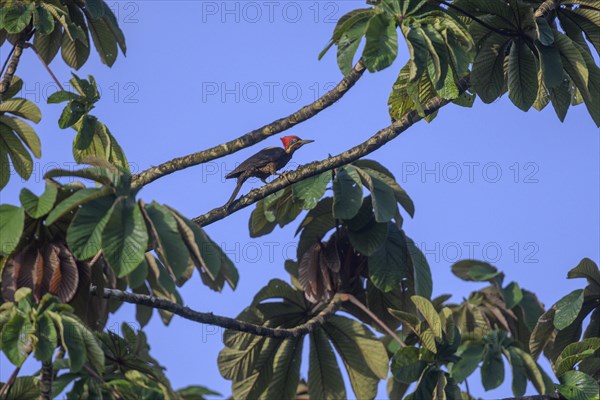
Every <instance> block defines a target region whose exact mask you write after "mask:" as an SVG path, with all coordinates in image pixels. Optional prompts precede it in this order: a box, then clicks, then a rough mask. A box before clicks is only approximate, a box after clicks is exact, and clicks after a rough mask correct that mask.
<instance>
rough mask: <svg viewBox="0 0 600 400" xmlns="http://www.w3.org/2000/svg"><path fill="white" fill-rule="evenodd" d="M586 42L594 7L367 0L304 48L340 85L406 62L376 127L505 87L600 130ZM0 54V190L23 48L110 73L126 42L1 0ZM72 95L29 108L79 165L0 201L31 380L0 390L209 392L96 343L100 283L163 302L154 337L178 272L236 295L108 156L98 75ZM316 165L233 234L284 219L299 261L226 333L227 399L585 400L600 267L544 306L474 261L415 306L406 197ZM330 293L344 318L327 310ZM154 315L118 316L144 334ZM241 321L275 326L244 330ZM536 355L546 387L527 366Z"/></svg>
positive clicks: (54, 5)
mask: <svg viewBox="0 0 600 400" xmlns="http://www.w3.org/2000/svg"><path fill="white" fill-rule="evenodd" d="M598 30H600V3H599V2H598V1H596V0H559V1H553V0H546V1H543V2H542V1H539V0H527V1H526V0H453V1H450V0H447V1H444V0H431V1H428V0H379V1H375V2H367V7H365V8H359V9H356V10H352V11H350V12H349V13H347V14H346V15H344V16H342V17H341V18H340V20H339V21H338V23H337V25H336V27H335V29H334V32H333V35H332V37H331V40H330V42H329V44H328V45H327V47H326V48H325V50H323V52H322V53H321V55H320V57H323V56H324V55H325V53H326V52H327V51H328V50H329V49H331V48H333V47H335V49H336V52H337V54H336V56H337V63H338V65H339V68H340V70H341V71H342V73H344V74H346V75H349V74H351V73H352V71H353V65H354V63H355V60H356V59H357V58H359V59H360V60H359V61H358V64H357V65H359V66H360V65H364V67H365V68H366V69H368V70H369V71H370V72H377V71H380V70H383V69H385V68H391V67H392V66H393V65H394V64H393V63H394V61H395V59H396V58H397V57H398V46H400V45H401V43H400V42H401V41H403V42H404V43H405V44H406V46H407V48H408V54H409V58H408V60H407V61H406V63H405V64H404V65H403V66H401V68H400V69H399V71H398V78H397V80H396V82H395V83H394V85H393V87H392V88H391V93H390V94H389V99H388V108H389V114H390V117H391V120H392V121H393V124H392V127H394V126H395V125H394V124H395V123H396V122H397V121H401V120H403V119H407V120H408V121H409V126H410V124H412V123H413V122H410V121H412V120H413V119H414V116H415V115H416V116H419V117H421V118H423V119H425V120H426V121H428V122H431V121H432V120H433V119H434V118H435V116H436V115H437V113H438V112H439V109H440V108H441V107H443V106H444V105H445V104H447V103H449V102H453V103H455V104H458V105H461V106H465V107H472V106H473V104H474V100H475V98H476V97H479V98H480V99H481V100H482V101H483V102H484V103H491V102H494V101H496V100H497V99H498V98H499V97H501V96H503V95H504V94H505V93H508V98H509V99H510V100H511V102H512V103H513V104H514V105H515V106H516V107H518V108H519V109H521V110H523V111H528V110H529V109H530V108H531V107H533V108H535V109H536V110H538V111H539V110H541V109H543V108H544V107H546V106H547V105H548V104H549V103H551V104H552V107H553V108H554V110H555V111H556V114H557V116H558V118H559V119H560V120H561V121H563V120H564V118H565V117H566V114H567V111H568V109H569V107H570V106H576V105H578V104H581V103H584V104H585V106H586V107H587V110H588V112H589V114H590V116H591V118H592V119H593V121H594V122H595V124H596V125H598V126H600V69H599V67H598V65H597V64H596V62H595V59H594V57H597V56H598V52H599V51H600V41H599V40H598V34H597V33H598ZM90 38H91V40H90ZM361 44H364V45H363V46H362V47H361ZM0 45H5V46H7V47H10V48H12V50H11V51H10V53H9V59H8V60H7V67H6V70H5V71H3V75H2V76H1V77H0V189H1V188H4V187H5V186H6V185H7V184H9V180H10V177H11V175H12V174H11V169H12V170H14V171H15V172H16V174H18V175H19V176H20V177H21V178H23V179H25V180H27V179H29V177H30V176H31V174H32V169H33V158H34V157H35V158H39V157H41V142H40V139H39V137H38V134H37V133H36V132H35V130H34V128H33V126H32V125H31V123H34V124H36V123H38V122H39V121H40V119H41V110H40V109H39V108H38V107H37V106H36V105H35V104H33V103H32V102H31V101H29V100H26V99H23V98H19V97H16V96H17V95H18V93H19V92H20V90H21V88H22V86H23V81H22V80H21V79H20V78H19V77H18V76H16V75H15V70H16V68H17V66H18V63H19V59H20V54H21V53H22V52H23V51H28V50H29V49H32V51H35V52H36V53H37V54H38V55H39V56H40V59H41V60H42V62H43V63H45V64H46V66H48V64H50V63H51V62H53V60H55V57H56V55H57V54H58V52H59V51H60V52H61V56H62V59H63V61H64V63H66V65H68V66H69V67H71V68H73V69H74V70H79V69H80V68H81V67H82V66H83V65H84V64H85V63H86V61H87V60H88V58H89V55H90V53H91V51H90V50H91V47H92V45H93V47H94V48H95V49H96V53H97V54H98V56H99V58H100V60H101V61H102V63H104V64H106V65H107V66H112V65H113V64H114V63H115V62H116V59H117V57H118V53H119V49H120V52H121V53H123V54H125V52H126V42H125V37H124V34H123V32H122V31H121V29H120V28H119V26H118V23H117V20H116V18H115V16H114V14H113V13H112V11H111V10H110V8H109V7H108V6H107V4H106V3H105V2H104V1H103V0H81V1H58V0H36V1H25V0H13V1H8V2H3V3H2V8H0ZM359 48H361V49H362V50H361V51H362V54H361V55H360V56H359V55H358V54H357V52H358V49H359ZM354 68H356V67H354ZM359 77H360V75H358V78H359ZM358 78H356V79H358ZM70 83H71V84H72V87H73V88H74V90H75V91H74V92H69V91H65V90H62V89H61V90H59V91H57V92H56V93H54V94H52V95H51V96H50V97H49V98H48V103H49V104H58V103H65V105H64V108H63V109H62V112H61V114H60V117H59V120H58V127H59V128H61V129H66V128H72V129H73V130H74V131H75V135H74V138H73V145H72V153H73V158H74V160H75V161H76V162H77V163H78V164H80V168H78V169H75V170H62V169H54V170H51V171H49V172H47V173H46V175H45V177H44V178H45V179H46V187H45V190H44V192H43V193H42V194H41V195H39V196H38V195H36V194H34V193H32V192H31V191H30V190H28V189H26V188H23V189H22V191H21V194H20V205H19V206H15V205H9V204H2V205H0V236H1V237H2V243H0V272H1V274H0V280H1V281H0V287H1V293H2V303H1V305H0V349H1V350H2V352H3V353H4V355H5V356H6V357H7V358H8V360H9V361H10V362H11V363H12V364H14V365H15V366H16V367H17V370H16V373H18V371H19V367H20V366H21V365H22V364H23V362H24V361H25V360H26V359H27V358H29V357H30V356H33V357H34V358H35V359H36V360H38V361H39V362H40V365H41V369H40V371H39V373H38V374H35V375H34V376H23V377H17V375H16V373H15V374H14V375H13V376H12V377H11V378H10V379H9V382H7V383H6V384H5V385H3V386H2V388H1V389H0V397H3V396H4V397H6V398H8V399H30V398H38V396H39V395H40V393H42V398H51V397H50V396H58V395H59V394H60V393H62V392H64V391H65V390H66V391H67V398H88V397H91V398H110V399H112V398H114V399H140V398H143V399H163V398H168V399H181V400H191V399H203V398H204V397H205V396H207V395H216V394H218V393H215V392H212V391H211V390H209V389H207V388H206V387H204V386H189V387H186V388H182V389H178V390H175V389H174V388H173V387H172V386H171V384H170V382H169V380H168V378H167V376H166V375H165V373H164V368H163V367H162V366H161V365H160V363H159V362H158V361H157V360H156V359H154V358H153V357H152V356H151V355H150V351H149V350H150V348H149V346H148V343H147V339H146V335H145V333H144V332H143V330H140V331H137V332H135V331H134V330H132V329H131V328H130V327H129V326H127V325H123V326H122V329H121V335H118V334H115V333H114V332H110V331H104V327H105V324H106V322H107V320H108V318H109V316H110V314H111V313H114V312H115V311H116V310H117V309H118V308H119V306H120V302H119V301H117V300H115V299H110V298H109V297H110V296H105V295H103V294H104V289H112V290H118V291H121V292H129V293H133V294H135V295H139V296H143V295H150V296H152V297H151V298H152V299H161V300H165V301H168V302H170V304H172V305H173V306H172V307H171V308H170V310H171V311H168V310H165V309H164V308H159V307H155V308H156V309H157V311H158V313H159V315H160V318H161V320H162V321H163V323H164V324H166V325H168V324H169V322H170V320H171V319H172V318H173V315H174V311H172V310H183V307H182V305H183V303H184V301H183V299H182V297H181V295H180V293H179V291H178V287H181V286H183V285H184V284H185V283H187V282H188V281H189V280H190V278H191V277H192V276H193V273H194V270H197V271H198V273H199V276H200V278H201V282H202V283H203V284H204V285H206V286H208V287H209V288H210V289H212V290H214V291H217V292H218V291H221V290H222V289H223V288H224V287H225V285H226V284H227V285H228V286H230V287H231V288H232V289H235V287H236V285H237V283H238V279H239V276H238V272H237V269H236V267H235V266H234V264H233V263H232V261H231V260H230V259H229V258H228V257H227V255H226V254H225V253H224V252H223V251H222V250H221V248H220V247H219V246H218V245H217V244H216V243H215V242H214V241H213V240H212V239H211V238H210V237H209V236H208V235H207V234H206V232H205V231H204V230H203V228H202V227H201V226H200V225H198V224H196V223H194V222H192V221H191V220H190V219H188V218H186V217H185V216H183V215H182V214H181V213H180V212H178V211H177V210H175V209H174V208H173V207H171V206H168V205H163V204H160V203H158V202H155V201H151V202H146V201H144V200H143V199H141V198H139V196H138V192H139V190H140V189H141V186H142V185H140V184H139V183H138V182H136V179H137V176H133V175H132V174H131V171H130V169H129V164H128V161H127V158H126V156H125V151H124V150H123V149H122V148H121V146H120V145H119V144H118V142H117V139H116V136H115V135H113V133H111V131H110V130H109V129H108V127H107V126H106V125H105V124H104V123H102V122H101V120H100V118H99V117H98V116H96V115H92V114H91V112H92V110H93V109H94V107H95V104H96V103H97V102H98V101H100V100H101V98H100V93H99V91H98V85H97V83H96V80H95V79H94V77H93V76H91V75H90V76H88V77H87V79H84V78H80V77H79V76H77V75H76V74H75V73H73V75H72V79H71V80H70ZM59 86H60V84H59ZM432 104H433V106H432ZM368 145H369V142H367V147H368ZM352 151H354V150H350V151H349V152H348V154H350V156H352V154H353V153H352ZM358 158H360V159H358ZM191 165H192V164H190V165H183V166H181V167H178V169H183V168H185V167H188V166H191ZM322 165H323V164H322ZM309 167H310V166H309ZM314 171H316V172H314V173H312V177H309V178H307V179H304V180H301V181H299V182H295V183H293V184H288V185H287V186H286V187H285V188H283V189H281V190H279V191H275V192H273V193H271V194H269V195H267V196H263V198H261V199H259V201H258V202H256V206H255V208H254V210H253V212H252V214H251V217H250V220H249V234H250V236H251V237H259V236H263V235H267V234H269V233H271V232H272V231H273V230H275V229H276V228H277V226H279V227H283V226H286V225H288V224H293V223H294V224H296V225H297V230H296V236H297V238H298V247H297V248H298V250H297V254H296V258H295V259H290V260H287V261H286V262H285V269H286V271H287V272H288V273H289V275H290V283H286V282H284V281H281V280H272V281H271V282H269V283H268V285H267V286H265V287H264V288H262V289H260V290H259V292H258V293H257V294H256V296H255V298H254V300H253V302H252V304H250V305H249V306H248V307H246V308H245V309H244V310H243V311H242V312H241V313H240V314H239V315H238V316H237V318H236V319H235V320H232V321H230V323H229V325H228V326H229V327H230V329H228V330H227V331H226V332H225V335H224V339H223V341H224V348H223V350H222V351H221V352H220V354H219V357H218V360H217V363H218V367H219V371H220V373H221V375H222V376H223V377H224V378H225V379H228V380H231V382H232V393H233V397H234V398H235V399H256V398H264V399H269V398H274V397H277V398H282V399H283V398H286V399H292V398H295V396H296V394H297V393H303V392H306V393H305V394H306V395H308V397H309V398H313V399H343V398H346V397H348V396H350V393H351V392H352V393H354V396H356V397H357V398H360V399H373V398H375V396H376V395H377V386H378V383H379V381H381V380H385V379H388V395H389V396H390V398H391V399H400V398H406V399H429V398H432V399H470V398H471V397H470V395H469V394H468V393H466V392H464V391H463V389H462V387H461V385H462V384H463V382H465V380H466V379H467V378H469V377H470V376H472V375H473V374H478V375H480V379H481V382H482V385H483V387H484V388H485V390H492V389H495V388H497V387H498V386H499V385H501V384H502V383H503V382H504V381H505V380H509V381H511V382H512V391H513V394H514V395H515V396H522V395H524V394H525V393H526V391H527V388H528V385H529V384H531V385H532V387H533V388H534V389H535V391H536V392H537V393H539V394H550V395H555V396H557V398H564V399H567V400H572V399H573V400H574V399H578V400H579V399H583V400H587V399H589V400H592V399H597V398H598V384H597V382H598V380H599V379H600V338H599V337H598V336H599V335H598V332H600V272H599V270H598V266H597V265H596V264H595V263H594V262H593V261H592V260H590V259H587V258H584V259H583V260H582V261H581V262H580V264H579V265H577V266H576V267H574V268H573V269H571V270H570V271H569V273H568V278H569V279H575V278H583V279H585V280H586V281H587V286H585V287H584V288H582V289H577V290H575V291H573V292H571V293H569V294H567V295H565V296H564V297H562V298H561V299H560V300H558V301H557V302H556V303H555V304H554V305H552V306H551V307H550V308H548V309H545V308H544V306H543V305H542V304H541V303H540V301H539V300H538V298H537V297H536V295H535V294H534V293H532V292H530V291H528V290H526V289H524V288H521V287H520V286H519V284H518V283H517V282H509V283H508V284H506V283H505V282H504V274H503V273H502V272H501V271H500V270H498V269H497V268H496V267H495V266H492V265H490V264H488V263H485V262H482V261H478V260H462V261H459V262H457V263H455V264H454V265H453V266H452V272H453V273H454V275H456V277H457V278H458V279H461V280H464V281H467V282H472V283H473V284H479V285H485V286H483V287H479V288H477V289H476V290H474V291H473V292H472V293H471V294H470V295H469V296H468V297H467V298H465V299H463V301H461V302H459V303H453V302H450V301H449V299H450V297H451V296H450V295H442V296H439V297H437V298H432V291H433V279H432V274H431V270H430V268H429V264H428V262H427V259H426V257H425V256H424V254H423V253H422V252H421V251H420V250H419V249H418V248H417V246H416V245H415V243H414V241H413V240H412V239H411V238H410V237H409V236H408V234H407V232H406V231H405V229H404V227H403V220H404V218H406V217H407V216H408V217H412V216H413V215H414V212H415V204H414V203H413V201H412V199H411V198H410V197H409V195H408V194H407V192H406V191H405V190H404V189H403V188H402V187H401V185H400V184H399V183H398V182H397V181H396V178H395V177H394V175H393V174H392V173H391V172H390V170H389V169H388V168H386V167H385V166H383V165H381V164H380V163H379V162H377V161H375V160H372V159H367V158H361V157H354V158H352V159H351V161H350V162H347V163H345V165H341V166H335V167H328V168H325V169H324V172H323V171H321V170H317V169H315V170H314ZM65 178H68V179H69V180H70V181H73V180H77V181H76V182H74V183H64V182H66V180H65ZM282 179H284V178H282ZM79 180H83V181H86V182H88V183H91V184H88V185H87V186H86V185H85V184H84V183H81V182H79ZM246 205H247V204H246ZM297 219H299V222H296V220H297ZM340 295H343V296H344V297H339V296H340ZM340 301H342V302H343V305H342V311H343V312H344V314H343V315H342V314H339V313H336V311H337V308H334V307H330V306H331V305H332V304H334V303H335V302H340ZM335 304H337V303H335ZM184 311H185V310H184ZM152 312H153V307H149V306H148V305H143V304H137V306H136V319H137V321H138V322H139V323H140V325H141V327H144V326H145V325H146V324H148V322H149V320H150V319H151V317H152ZM182 313H183V312H182ZM334 314H335V315H334ZM588 318H589V319H588ZM586 321H587V322H586ZM303 324H304V325H306V324H310V325H309V326H310V327H309V328H307V332H304V331H303V332H304V333H302V334H299V333H297V332H299V331H298V330H297V328H298V327H299V326H303ZM244 327H245V328H244ZM260 327H267V328H272V330H273V332H287V336H285V337H283V336H277V335H275V334H270V335H269V334H266V335H265V334H262V335H261V334H256V333H251V332H252V329H256V330H257V331H259V329H258V328H260ZM305 347H306V348H307V350H305ZM303 351H307V352H308V354H309V358H308V363H309V365H308V376H307V377H306V378H307V380H306V381H304V380H303V379H301V378H302V377H301V376H300V368H301V362H302V354H303ZM542 354H543V355H544V356H545V357H546V358H547V359H548V360H549V361H550V363H551V367H552V373H553V374H554V376H555V378H552V377H551V376H550V375H548V373H547V372H545V371H544V370H543V369H542V368H541V367H540V363H539V362H538V358H539V357H540V356H541V355H542ZM505 364H506V365H508V366H509V367H510V372H509V371H505ZM342 370H344V371H345V373H346V374H347V376H348V378H349V384H350V387H346V384H345V382H344V379H343V377H342ZM476 371H478V373H477V372H476ZM38 376H39V378H38ZM48 384H49V385H50V386H48ZM38 387H39V388H38ZM4 397H3V398H4Z"/></svg>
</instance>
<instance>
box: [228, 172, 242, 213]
mask: <svg viewBox="0 0 600 400" xmlns="http://www.w3.org/2000/svg"><path fill="white" fill-rule="evenodd" d="M243 184H244V179H239V178H238V180H237V185H235V189H233V193H232V194H231V197H230V198H229V200H227V203H226V204H225V208H229V206H230V205H231V203H233V201H234V200H235V198H236V196H237V195H238V193H239V192H240V189H241V188H242V185H243Z"/></svg>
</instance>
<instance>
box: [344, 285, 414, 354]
mask: <svg viewBox="0 0 600 400" xmlns="http://www.w3.org/2000/svg"><path fill="white" fill-rule="evenodd" d="M348 301H349V302H350V303H352V304H354V305H355V306H356V307H358V308H360V309H361V310H362V311H363V312H364V313H365V314H367V315H368V316H369V317H371V319H372V320H373V321H375V322H376V323H377V325H379V326H380V327H381V328H382V329H383V330H384V331H386V333H387V334H388V335H390V336H391V337H392V339H394V340H395V341H396V342H398V344H399V345H400V347H406V343H404V341H403V340H402V339H400V337H399V336H398V335H396V332H394V331H393V330H392V329H390V327H389V326H387V325H386V324H385V322H383V321H382V320H381V319H380V318H379V317H378V316H377V315H375V313H374V312H373V311H371V310H369V308H368V307H367V306H365V305H364V304H363V303H361V302H360V300H358V299H357V298H356V297H354V296H353V295H351V294H349V295H348Z"/></svg>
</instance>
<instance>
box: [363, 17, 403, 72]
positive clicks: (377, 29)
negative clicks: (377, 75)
mask: <svg viewBox="0 0 600 400" xmlns="http://www.w3.org/2000/svg"><path fill="white" fill-rule="evenodd" d="M365 37H366V39H367V43H366V45H365V49H364V51H363V57H362V58H363V61H364V63H365V66H366V67H367V69H368V70H369V71H370V72H376V71H381V70H382V69H385V68H387V67H389V66H390V65H392V63H393V62H394V60H395V59H396V56H397V55H398V33H397V31H396V22H395V21H394V20H393V19H392V18H390V17H389V16H388V15H387V14H384V13H382V14H376V15H374V16H373V17H371V19H370V20H369V24H368V26H367V30H366V33H365Z"/></svg>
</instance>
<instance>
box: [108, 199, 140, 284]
mask: <svg viewBox="0 0 600 400" xmlns="http://www.w3.org/2000/svg"><path fill="white" fill-rule="evenodd" d="M147 246H148V232H147V231H146V224H145V223H144V218H143V216H142V212H141V211H140V209H139V207H138V206H137V204H136V203H133V201H130V200H129V199H117V201H116V202H115V204H114V206H113V209H112V212H111V214H110V217H109V218H108V221H107V222H106V225H105V227H104V229H103V231H102V249H103V251H104V258H105V259H106V261H107V262H108V264H109V265H110V266H111V268H112V269H113V270H114V271H115V274H116V275H117V277H123V276H125V275H127V274H128V273H130V272H131V271H133V270H134V269H135V268H136V267H137V266H138V265H139V264H140V263H141V262H142V260H143V258H144V253H145V252H146V248H147Z"/></svg>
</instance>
